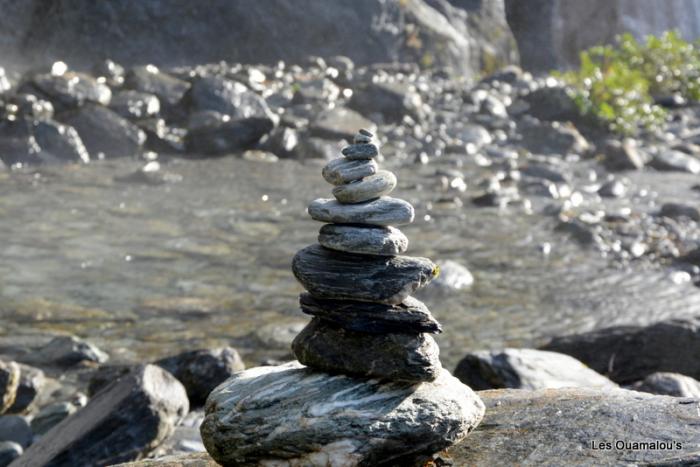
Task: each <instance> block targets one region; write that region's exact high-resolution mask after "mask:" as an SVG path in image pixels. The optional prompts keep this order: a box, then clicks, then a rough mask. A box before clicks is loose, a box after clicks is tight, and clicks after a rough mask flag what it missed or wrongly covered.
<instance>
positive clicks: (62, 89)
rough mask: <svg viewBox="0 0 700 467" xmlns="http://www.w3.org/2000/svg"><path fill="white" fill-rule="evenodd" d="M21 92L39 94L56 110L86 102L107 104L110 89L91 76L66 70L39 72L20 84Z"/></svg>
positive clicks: (110, 94)
mask: <svg viewBox="0 0 700 467" xmlns="http://www.w3.org/2000/svg"><path fill="white" fill-rule="evenodd" d="M20 91H21V92H28V93H30V94H39V95H40V96H43V97H44V98H45V99H47V100H50V101H51V102H52V103H53V105H54V107H56V109H57V110H66V109H74V108H76V107H80V106H82V105H84V104H86V103H94V104H99V105H108V104H109V101H110V100H111V99H112V91H111V90H110V89H109V86H107V85H106V84H104V83H100V82H98V81H97V80H96V79H94V78H93V77H92V76H89V75H86V74H83V73H75V72H71V71H67V72H65V73H63V74H52V73H46V74H39V75H35V76H33V77H31V78H30V79H29V81H27V82H25V83H24V84H23V85H21V86H20Z"/></svg>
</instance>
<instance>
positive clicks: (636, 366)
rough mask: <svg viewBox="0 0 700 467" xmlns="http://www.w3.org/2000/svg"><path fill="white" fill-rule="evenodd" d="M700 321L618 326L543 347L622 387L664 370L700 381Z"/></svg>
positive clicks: (564, 339) (552, 342)
mask: <svg viewBox="0 0 700 467" xmlns="http://www.w3.org/2000/svg"><path fill="white" fill-rule="evenodd" d="M699 330H700V318H689V319H677V320H667V321H660V322H658V323H655V324H652V325H650V326H614V327H609V328H603V329H599V330H595V331H591V332H587V333H583V334H573V335H570V336H563V337H557V338H554V339H552V340H551V341H550V342H549V343H548V344H547V345H545V346H544V347H543V349H545V350H551V351H554V352H560V353H564V354H567V355H571V356H572V357H574V358H576V359H578V360H580V361H582V362H583V363H585V364H586V365H588V366H589V367H590V368H592V369H594V370H595V371H597V372H598V373H601V374H604V375H606V376H608V377H609V378H610V379H612V380H613V381H615V382H617V383H620V384H627V383H633V382H635V381H639V380H641V379H644V378H645V377H646V376H648V375H650V374H651V373H655V372H659V371H664V372H672V373H680V374H683V375H687V376H690V377H692V378H695V379H699V378H700V361H698V360H697V359H696V358H695V357H694V355H696V353H695V352H696V349H697V350H700V348H699V347H700V338H699V337H698V333H699V332H700V331H699Z"/></svg>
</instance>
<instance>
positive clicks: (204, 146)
mask: <svg viewBox="0 0 700 467" xmlns="http://www.w3.org/2000/svg"><path fill="white" fill-rule="evenodd" d="M273 126H274V124H273V122H272V120H270V119H268V118H257V117H256V118H244V119H240V120H231V121H228V122H224V123H221V124H219V125H216V126H211V127H202V128H198V129H196V130H192V131H190V132H189V133H187V136H186V138H185V147H186V149H187V151H188V152H194V153H198V154H205V155H223V154H230V153H234V152H237V151H241V150H244V149H249V148H251V147H253V146H254V145H255V143H257V142H258V141H260V139H261V138H262V137H263V136H264V135H265V134H267V133H269V132H270V130H272V128H273Z"/></svg>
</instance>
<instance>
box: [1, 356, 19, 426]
mask: <svg viewBox="0 0 700 467" xmlns="http://www.w3.org/2000/svg"><path fill="white" fill-rule="evenodd" d="M18 386H19V366H18V365H17V364H16V363H15V362H10V361H4V360H0V414H3V413H5V412H6V411H7V409H9V408H10V407H12V404H14V403H15V397H16V396H17V387H18Z"/></svg>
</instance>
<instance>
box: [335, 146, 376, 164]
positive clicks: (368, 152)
mask: <svg viewBox="0 0 700 467" xmlns="http://www.w3.org/2000/svg"><path fill="white" fill-rule="evenodd" d="M340 152H341V153H342V154H343V155H344V156H345V157H347V158H348V159H350V160H358V159H374V158H375V157H377V156H378V155H379V148H378V147H377V145H376V144H372V143H361V144H351V145H350V146H345V147H344V148H343V150H342V151H340Z"/></svg>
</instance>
